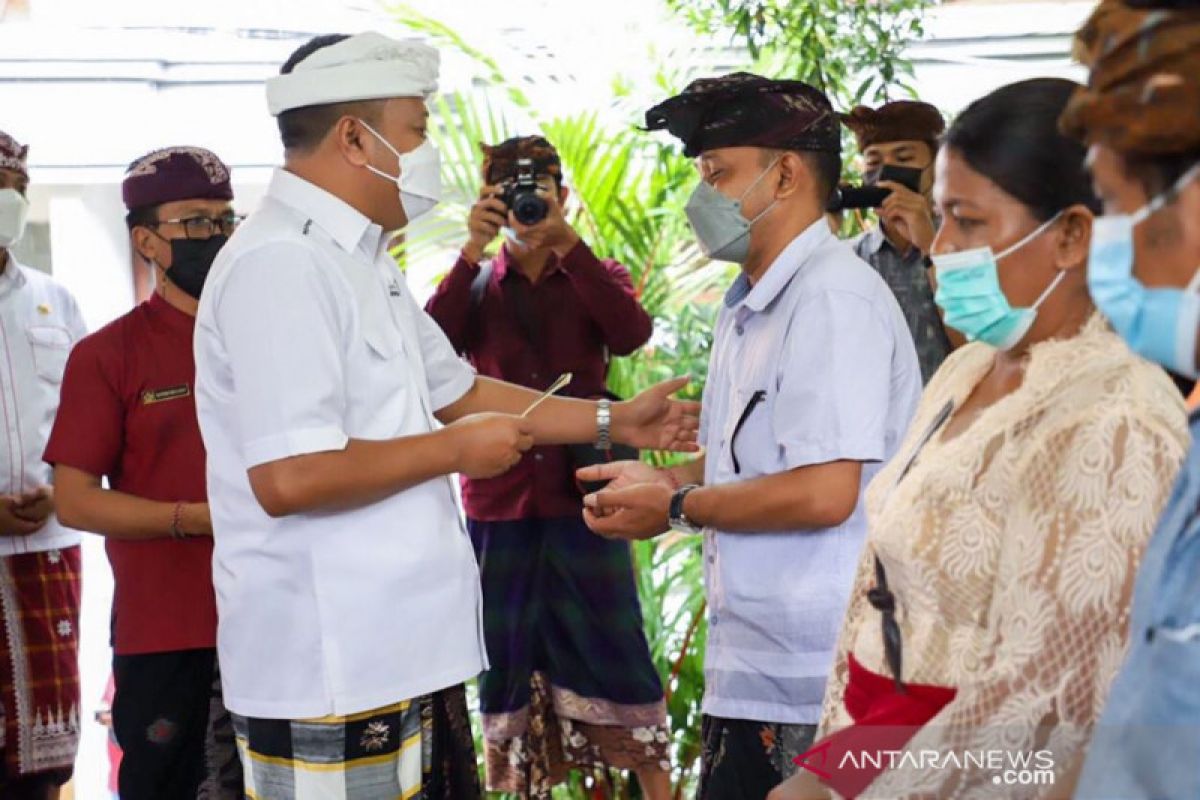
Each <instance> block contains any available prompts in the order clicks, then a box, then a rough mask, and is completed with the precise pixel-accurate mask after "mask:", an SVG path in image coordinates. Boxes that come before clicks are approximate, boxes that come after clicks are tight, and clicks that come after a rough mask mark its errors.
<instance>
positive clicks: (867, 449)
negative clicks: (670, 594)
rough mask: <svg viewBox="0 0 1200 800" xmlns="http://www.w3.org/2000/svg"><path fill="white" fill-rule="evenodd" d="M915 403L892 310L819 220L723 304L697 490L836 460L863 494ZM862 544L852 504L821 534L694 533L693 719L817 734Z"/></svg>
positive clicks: (901, 332) (916, 389)
mask: <svg viewBox="0 0 1200 800" xmlns="http://www.w3.org/2000/svg"><path fill="white" fill-rule="evenodd" d="M920 393H921V375H920V370H919V368H918V366H917V358H916V353H915V352H914V350H913V344H912V339H911V337H910V336H909V334H908V330H907V328H906V327H905V324H904V318H903V316H902V315H901V313H900V309H899V307H898V306H897V304H896V299H895V298H894V297H893V296H892V294H891V292H890V291H888V287H887V285H886V284H885V283H884V282H883V280H882V279H881V278H880V277H879V275H878V274H876V273H875V272H874V271H873V270H872V269H871V268H870V267H869V266H868V265H867V264H865V263H863V261H862V260H861V259H860V258H858V257H857V256H856V255H855V254H854V252H853V251H852V250H851V248H850V246H849V245H848V244H846V243H844V242H840V241H838V240H837V239H836V238H834V236H833V234H832V233H831V232H830V231H829V227H828V226H827V225H826V224H825V221H824V220H820V221H819V222H817V223H814V224H813V225H812V227H810V228H809V229H808V230H806V231H805V232H804V233H803V234H801V235H800V236H799V237H797V238H796V239H795V240H794V241H793V242H792V243H791V244H790V245H788V247H787V249H785V250H784V251H783V253H781V254H780V256H779V257H778V258H777V259H776V261H775V262H774V263H773V264H772V265H771V267H770V268H769V269H768V270H767V271H766V272H765V273H764V274H763V276H762V278H761V279H760V280H759V281H758V283H757V284H755V285H754V286H753V287H752V286H751V285H750V283H749V281H748V280H747V279H746V276H745V275H742V276H740V277H739V278H738V280H737V281H736V282H735V283H734V285H733V286H732V287H731V288H730V290H729V292H728V294H727V295H726V297H725V305H724V307H723V308H722V309H721V311H720V315H719V316H718V319H717V327H716V332H715V337H714V341H713V354H712V359H711V363H710V366H709V373H708V380H707V383H706V386H705V390H704V406H703V408H704V410H703V412H702V417H701V430H700V437H701V441H702V442H703V444H704V446H705V450H706V453H707V457H706V463H705V482H706V483H708V484H725V483H733V482H737V481H744V480H750V479H753V478H757V477H761V476H764V475H773V474H776V473H781V472H786V471H788V470H792V469H796V468H798V467H804V466H809V465H814V464H824V463H828V462H832V461H840V460H848V461H860V462H864V464H863V471H862V490H864V491H865V489H866V486H867V484H868V483H869V482H870V480H871V478H872V477H874V475H875V473H876V472H878V470H879V468H880V466H881V463H882V462H886V461H887V460H888V459H890V458H891V457H892V455H893V454H894V453H895V450H896V448H897V447H898V445H899V443H900V441H901V440H902V438H903V436H904V434H905V431H906V430H907V428H908V423H909V420H910V419H911V418H912V415H913V412H914V411H915V409H916V404H917V400H918V398H919V396H920ZM739 423H740V424H739ZM735 430H736V434H735ZM735 456H736V467H735ZM739 469H740V471H739ZM866 530H867V522H866V516H865V513H864V510H863V503H862V492H861V491H860V496H859V504H858V506H857V507H856V508H855V510H854V513H853V514H852V515H851V516H850V518H849V519H848V520H846V522H844V523H843V524H841V525H839V526H837V527H835V528H828V529H824V530H796V531H780V532H771V533H761V532H758V533H728V532H724V531H718V530H711V529H710V530H706V531H705V534H704V536H705V539H704V549H705V578H706V587H707V592H708V604H709V608H710V612H711V613H710V631H709V635H708V650H707V654H706V659H705V681H706V691H705V698H704V712H705V713H706V714H710V715H713V716H718V717H726V718H732V719H748V720H755V721H762V722H780V723H792V724H800V723H815V722H816V721H817V720H818V718H819V717H820V711H821V702H822V698H823V696H824V691H825V678H826V675H827V674H828V673H829V669H830V667H831V665H832V663H833V651H834V646H835V644H836V642H837V635H838V631H839V629H840V627H841V624H842V619H843V616H844V614H845V611H846V605H847V602H848V600H849V594H850V588H851V584H852V583H853V580H854V572H855V568H856V566H857V564H858V558H859V553H860V551H861V549H862V547H863V543H864V541H865V538H866Z"/></svg>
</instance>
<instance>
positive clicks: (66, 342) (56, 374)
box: [25, 325, 71, 384]
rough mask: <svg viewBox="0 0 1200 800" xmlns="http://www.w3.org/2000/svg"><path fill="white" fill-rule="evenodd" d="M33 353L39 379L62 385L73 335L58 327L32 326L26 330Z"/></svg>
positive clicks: (35, 369)
mask: <svg viewBox="0 0 1200 800" xmlns="http://www.w3.org/2000/svg"><path fill="white" fill-rule="evenodd" d="M25 335H26V337H27V338H28V339H29V348H30V350H31V351H32V353H33V369H34V371H35V372H36V373H37V374H38V377H40V378H42V379H43V380H46V381H49V382H50V383H53V384H59V383H62V379H63V371H64V370H65V369H66V367H67V356H68V355H70V353H71V333H70V331H68V330H67V329H66V328H61V327H58V326H57V325H32V326H30V327H29V328H26V329H25Z"/></svg>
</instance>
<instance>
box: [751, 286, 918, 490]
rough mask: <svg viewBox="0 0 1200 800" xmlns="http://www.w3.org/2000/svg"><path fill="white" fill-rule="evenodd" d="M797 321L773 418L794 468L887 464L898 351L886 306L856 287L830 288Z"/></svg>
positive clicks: (800, 312)
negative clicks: (843, 463)
mask: <svg viewBox="0 0 1200 800" xmlns="http://www.w3.org/2000/svg"><path fill="white" fill-rule="evenodd" d="M796 320H797V323H796V325H797V327H796V328H793V329H792V331H791V334H790V336H789V337H788V339H789V341H788V344H787V348H788V352H787V354H786V356H785V358H784V360H783V362H782V374H781V375H780V383H779V396H778V399H777V400H776V403H775V419H774V428H775V433H776V435H777V436H778V439H779V444H780V446H781V447H782V448H783V450H784V459H785V461H786V463H787V468H788V469H796V468H797V467H805V466H810V465H813V464H827V463H829V462H831V461H882V460H883V459H884V457H885V455H886V440H887V422H888V407H889V402H890V396H891V375H892V356H893V351H894V349H895V337H894V333H893V331H892V329H891V327H890V326H889V325H887V324H886V319H885V318H884V316H883V314H882V311H881V310H880V309H879V308H878V307H877V306H876V305H875V304H873V303H872V302H871V301H870V299H869V298H866V297H863V296H862V295H860V294H858V293H856V292H851V291H844V290H838V289H826V290H824V291H821V292H819V293H818V294H816V295H815V296H814V297H813V298H812V299H810V300H808V301H807V302H804V303H802V304H801V305H800V307H799V308H797V310H796ZM801 326H802V327H801Z"/></svg>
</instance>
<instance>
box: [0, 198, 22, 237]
mask: <svg viewBox="0 0 1200 800" xmlns="http://www.w3.org/2000/svg"><path fill="white" fill-rule="evenodd" d="M28 219H29V201H28V200H26V199H25V196H24V195H23V194H21V193H20V192H18V191H17V190H16V189H0V248H5V247H11V246H12V245H14V244H16V242H17V240H19V239H20V238H21V237H22V236H23V235H24V234H25V222H26V221H27V220H28Z"/></svg>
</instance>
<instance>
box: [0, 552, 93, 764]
mask: <svg viewBox="0 0 1200 800" xmlns="http://www.w3.org/2000/svg"><path fill="white" fill-rule="evenodd" d="M81 566H82V556H81V554H80V548H79V546H78V545H76V546H75V547H68V548H64V549H62V550H48V551H46V552H42V553H21V554H19V555H13V556H5V557H3V558H0V619H2V624H3V628H4V630H3V636H4V644H5V646H4V649H3V651H2V655H0V716H3V725H0V750H3V753H4V769H5V772H6V774H7V775H8V777H9V778H15V777H19V776H23V775H33V774H36V773H41V772H49V771H51V770H70V769H71V767H72V765H73V764H74V763H75V751H76V750H77V749H78V747H79V602H80V593H81V591H82V579H81Z"/></svg>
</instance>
